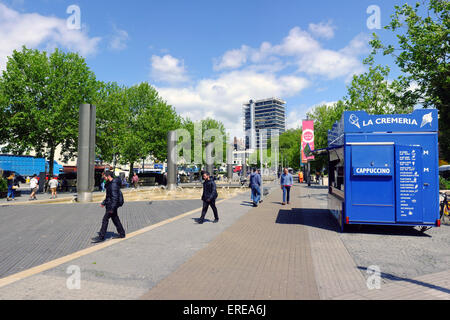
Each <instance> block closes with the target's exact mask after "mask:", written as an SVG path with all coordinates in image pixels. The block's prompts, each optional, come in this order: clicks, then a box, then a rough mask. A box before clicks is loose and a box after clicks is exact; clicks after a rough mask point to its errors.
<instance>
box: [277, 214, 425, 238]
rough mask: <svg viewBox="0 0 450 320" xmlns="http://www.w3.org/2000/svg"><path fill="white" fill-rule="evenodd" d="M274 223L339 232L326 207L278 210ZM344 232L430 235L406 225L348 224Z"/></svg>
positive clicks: (409, 235)
mask: <svg viewBox="0 0 450 320" xmlns="http://www.w3.org/2000/svg"><path fill="white" fill-rule="evenodd" d="M275 223H277V224H298V225H305V226H309V227H313V228H319V229H324V230H329V231H335V232H338V233H340V228H339V226H338V223H337V221H336V220H335V219H334V217H333V216H332V215H331V213H330V212H329V211H328V210H327V209H313V208H294V209H292V210H289V209H285V210H280V211H279V213H278V216H277V219H276V222H275ZM345 233H347V234H375V235H389V236H408V237H431V236H430V235H428V234H426V233H423V232H420V231H419V230H417V229H415V228H414V227H406V226H376V225H348V226H346V227H345Z"/></svg>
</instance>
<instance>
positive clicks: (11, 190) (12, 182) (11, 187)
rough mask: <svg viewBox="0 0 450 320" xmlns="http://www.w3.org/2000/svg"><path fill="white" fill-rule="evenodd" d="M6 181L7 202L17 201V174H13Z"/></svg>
mask: <svg viewBox="0 0 450 320" xmlns="http://www.w3.org/2000/svg"><path fill="white" fill-rule="evenodd" d="M6 181H7V184H8V194H7V196H6V201H16V198H15V189H17V187H18V185H17V181H16V175H15V173H11V174H10V175H9V177H8V178H7V179H6Z"/></svg>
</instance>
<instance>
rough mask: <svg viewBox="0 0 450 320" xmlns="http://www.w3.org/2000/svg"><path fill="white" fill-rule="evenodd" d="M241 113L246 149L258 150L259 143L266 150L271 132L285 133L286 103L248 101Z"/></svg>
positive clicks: (279, 101)
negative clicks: (242, 115)
mask: <svg viewBox="0 0 450 320" xmlns="http://www.w3.org/2000/svg"><path fill="white" fill-rule="evenodd" d="M243 112H244V130H245V132H246V138H245V147H246V148H247V149H258V148H259V147H260V143H262V147H263V148H267V142H268V140H269V139H270V137H271V135H272V131H274V130H277V131H278V133H279V134H282V133H284V132H285V131H286V101H284V100H282V99H279V98H268V99H263V100H256V101H254V100H250V101H249V102H247V103H244V108H243ZM263 130H266V131H265V134H263V132H262V131H263Z"/></svg>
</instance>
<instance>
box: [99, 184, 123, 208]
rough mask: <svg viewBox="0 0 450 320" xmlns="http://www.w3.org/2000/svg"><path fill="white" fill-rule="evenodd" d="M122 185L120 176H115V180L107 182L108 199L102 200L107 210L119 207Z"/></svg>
mask: <svg viewBox="0 0 450 320" xmlns="http://www.w3.org/2000/svg"><path fill="white" fill-rule="evenodd" d="M121 185H122V181H121V180H120V178H115V179H114V180H113V181H111V182H107V183H106V185H105V188H106V199H105V200H104V201H103V202H102V205H104V206H105V207H106V209H107V210H115V209H117V208H119V198H120V186H121Z"/></svg>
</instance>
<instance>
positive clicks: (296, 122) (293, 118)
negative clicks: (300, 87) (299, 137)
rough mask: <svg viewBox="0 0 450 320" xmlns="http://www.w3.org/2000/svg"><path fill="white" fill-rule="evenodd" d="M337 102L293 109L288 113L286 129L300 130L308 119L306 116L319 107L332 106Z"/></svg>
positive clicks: (325, 102) (326, 102)
mask: <svg viewBox="0 0 450 320" xmlns="http://www.w3.org/2000/svg"><path fill="white" fill-rule="evenodd" d="M336 102H337V101H322V102H320V103H316V104H314V105H312V106H309V107H308V106H305V105H303V106H299V107H294V108H291V111H290V112H289V113H288V115H287V117H286V127H287V129H298V128H300V127H301V126H302V122H303V120H305V119H306V118H307V117H306V115H307V114H308V113H310V112H313V111H314V109H315V108H316V107H318V106H323V105H327V106H332V105H334V104H335V103H336Z"/></svg>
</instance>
